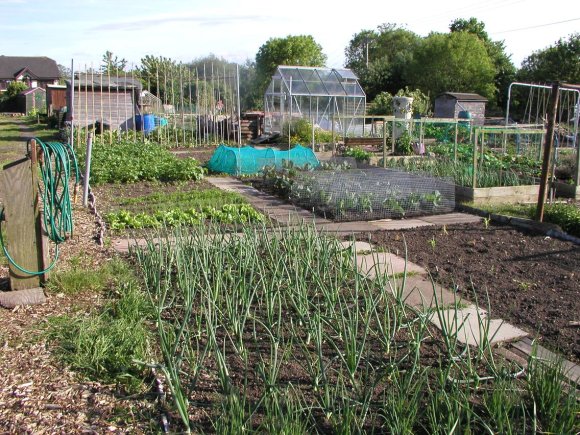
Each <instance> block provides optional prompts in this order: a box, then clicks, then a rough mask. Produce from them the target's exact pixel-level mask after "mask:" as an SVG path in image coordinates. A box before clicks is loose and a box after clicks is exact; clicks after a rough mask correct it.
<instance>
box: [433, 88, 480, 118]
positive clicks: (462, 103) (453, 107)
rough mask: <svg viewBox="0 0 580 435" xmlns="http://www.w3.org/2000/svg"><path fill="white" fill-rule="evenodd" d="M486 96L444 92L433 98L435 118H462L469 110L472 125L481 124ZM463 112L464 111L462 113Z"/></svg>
mask: <svg viewBox="0 0 580 435" xmlns="http://www.w3.org/2000/svg"><path fill="white" fill-rule="evenodd" d="M486 103H487V98H485V97H482V96H481V95H479V94H472V93H461V92H444V93H442V94H440V95H438V96H437V98H435V113H434V116H435V118H464V117H466V113H467V112H469V114H470V116H471V120H472V122H473V124H474V125H483V124H484V121H485V105H486ZM462 112H464V113H462Z"/></svg>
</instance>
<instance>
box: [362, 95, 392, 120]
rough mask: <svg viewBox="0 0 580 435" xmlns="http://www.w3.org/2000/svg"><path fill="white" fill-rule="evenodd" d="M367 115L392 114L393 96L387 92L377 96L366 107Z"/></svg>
mask: <svg viewBox="0 0 580 435" xmlns="http://www.w3.org/2000/svg"><path fill="white" fill-rule="evenodd" d="M367 113H368V114H369V115H382V116H388V115H392V114H393V96H392V95H391V94H390V93H388V92H386V91H385V92H381V93H379V94H377V96H376V97H375V98H374V100H373V101H372V102H371V103H370V104H369V105H368V107H367Z"/></svg>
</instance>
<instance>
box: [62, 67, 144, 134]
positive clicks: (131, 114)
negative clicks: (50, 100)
mask: <svg viewBox="0 0 580 435" xmlns="http://www.w3.org/2000/svg"><path fill="white" fill-rule="evenodd" d="M141 88H142V85H141V82H140V81H139V80H138V79H135V78H132V77H113V76H108V75H105V74H78V75H76V76H75V82H74V105H73V104H71V100H72V98H73V89H72V83H71V82H70V81H67V107H69V108H71V107H72V108H73V113H72V114H71V111H70V110H68V112H67V117H68V121H70V118H71V116H73V117H74V125H75V126H76V127H91V126H94V125H97V124H99V125H103V126H105V127H106V128H110V129H112V130H117V129H121V130H128V129H132V128H134V125H135V121H134V120H135V115H137V114H139V96H140V93H141Z"/></svg>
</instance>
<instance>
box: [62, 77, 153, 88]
mask: <svg viewBox="0 0 580 435" xmlns="http://www.w3.org/2000/svg"><path fill="white" fill-rule="evenodd" d="M66 84H67V86H70V84H71V82H70V80H67V81H66ZM77 86H82V87H89V88H94V90H100V89H101V88H105V89H119V90H121V89H123V90H127V89H137V90H139V91H140V90H141V88H142V85H141V81H140V80H139V79H136V78H133V77H129V76H126V77H114V76H109V75H106V74H98V73H95V74H85V73H83V74H76V75H75V87H77Z"/></svg>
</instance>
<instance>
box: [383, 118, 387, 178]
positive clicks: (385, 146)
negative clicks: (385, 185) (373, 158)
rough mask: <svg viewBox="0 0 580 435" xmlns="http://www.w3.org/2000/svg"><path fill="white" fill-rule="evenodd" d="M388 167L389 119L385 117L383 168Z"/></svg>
mask: <svg viewBox="0 0 580 435" xmlns="http://www.w3.org/2000/svg"><path fill="white" fill-rule="evenodd" d="M386 167H387V118H385V117H383V168H386Z"/></svg>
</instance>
